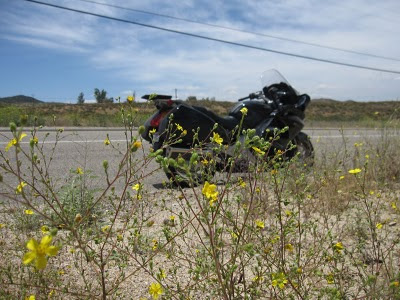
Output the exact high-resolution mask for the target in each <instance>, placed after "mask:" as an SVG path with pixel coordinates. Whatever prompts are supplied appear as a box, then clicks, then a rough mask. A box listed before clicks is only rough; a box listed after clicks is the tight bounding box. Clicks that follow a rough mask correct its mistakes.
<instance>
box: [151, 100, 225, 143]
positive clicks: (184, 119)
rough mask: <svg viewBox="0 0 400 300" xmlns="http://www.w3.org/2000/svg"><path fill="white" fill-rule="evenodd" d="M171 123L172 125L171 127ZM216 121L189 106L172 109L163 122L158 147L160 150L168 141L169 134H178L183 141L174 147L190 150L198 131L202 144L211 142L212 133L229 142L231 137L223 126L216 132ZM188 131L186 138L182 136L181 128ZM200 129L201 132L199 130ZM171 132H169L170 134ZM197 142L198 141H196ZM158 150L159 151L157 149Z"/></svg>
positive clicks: (218, 127) (184, 105) (177, 136)
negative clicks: (195, 133)
mask: <svg viewBox="0 0 400 300" xmlns="http://www.w3.org/2000/svg"><path fill="white" fill-rule="evenodd" d="M172 114H173V118H172V120H171V121H170V116H171V115H172ZM170 123H171V125H170ZM215 123H216V122H215V121H214V120H213V119H212V118H210V117H209V116H207V115H206V114H205V113H203V112H202V111H200V110H197V109H195V108H193V107H191V106H189V105H186V104H180V105H178V106H177V107H175V108H174V109H172V110H171V111H170V112H169V113H168V114H167V115H166V116H165V117H164V119H163V120H162V121H161V123H160V126H159V129H158V132H159V133H160V140H159V142H158V144H157V145H154V146H155V147H153V148H154V149H155V148H156V147H158V148H160V147H161V145H162V144H163V142H164V141H165V140H167V139H168V137H169V136H168V134H171V133H172V134H176V136H175V137H176V138H179V139H182V142H181V143H179V144H174V145H173V146H174V147H183V148H190V147H191V145H192V144H193V138H194V132H197V131H198V140H199V141H200V142H210V137H212V136H213V135H212V132H213V131H214V132H215V133H218V134H219V135H220V137H222V138H223V140H224V143H227V142H228V141H229V135H228V132H227V130H225V129H224V128H223V127H222V126H220V125H219V126H217V128H216V129H215V130H213V129H214V125H215ZM178 125H179V126H180V127H182V128H183V130H186V135H185V136H180V132H181V131H180V130H179V128H178V127H179V126H178ZM198 128H199V130H198ZM168 130H169V132H168ZM196 142H197V141H196ZM155 150H157V149H155Z"/></svg>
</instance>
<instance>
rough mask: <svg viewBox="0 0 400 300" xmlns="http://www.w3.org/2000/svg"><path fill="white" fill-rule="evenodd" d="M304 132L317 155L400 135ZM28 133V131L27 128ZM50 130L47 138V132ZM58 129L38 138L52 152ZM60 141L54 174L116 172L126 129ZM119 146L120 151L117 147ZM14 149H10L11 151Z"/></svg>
mask: <svg viewBox="0 0 400 300" xmlns="http://www.w3.org/2000/svg"><path fill="white" fill-rule="evenodd" d="M305 132H306V133H307V134H309V135H310V136H311V139H312V142H313V144H314V147H315V152H316V155H317V156H318V155H321V154H322V153H326V152H327V151H328V152H329V151H336V150H339V149H341V148H343V145H344V143H347V144H348V145H351V146H353V144H354V143H361V142H362V143H376V142H377V141H379V139H382V138H383V137H391V138H393V137H395V138H399V137H400V132H399V131H393V130H392V131H382V130H373V129H345V130H339V129H334V128H333V129H316V128H314V129H306V130H305ZM27 133H28V135H29V131H28V132H27ZM46 133H47V134H49V135H48V137H47V138H46V140H45V139H44V138H45V135H46ZM56 133H57V131H55V130H54V129H51V128H47V129H46V128H43V129H42V130H41V131H40V132H39V134H38V139H39V141H41V142H42V141H44V140H45V142H44V145H43V147H44V151H45V152H46V155H47V156H48V155H50V153H51V150H52V148H53V146H54V141H55V136H56ZM107 133H108V134H109V138H110V140H111V141H112V143H113V145H114V146H115V147H114V148H113V147H111V146H105V145H104V140H105V138H106V134H107ZM10 137H11V136H10V134H9V132H8V130H7V129H5V128H0V149H2V150H3V149H4V148H5V146H6V145H7V143H8V141H9V139H10ZM60 137H61V139H60V141H59V143H58V145H57V148H56V150H55V152H54V157H53V160H52V163H51V168H50V171H51V172H52V174H53V177H56V178H59V179H60V180H63V179H65V178H66V177H67V175H68V174H69V172H70V170H71V169H72V170H76V169H77V168H78V167H81V168H83V169H86V170H92V171H93V174H104V172H103V167H102V162H103V160H107V161H108V162H109V165H110V174H113V173H115V171H116V169H117V166H118V163H119V162H120V160H121V157H122V154H121V152H120V151H123V150H124V149H125V148H126V142H125V141H126V138H125V133H124V131H123V130H122V129H114V128H106V129H99V128H67V129H65V130H64V131H63V132H62V133H61V134H60ZM22 145H23V148H24V149H29V137H26V138H25V139H24V141H23V143H22ZM143 145H144V150H145V151H146V152H147V151H149V146H150V145H149V144H148V143H147V142H144V143H143ZM118 149H119V150H120V151H118ZM10 152H11V151H10ZM152 171H155V172H154V174H152V175H151V176H149V177H148V178H146V180H145V184H146V185H147V187H148V188H149V189H153V188H157V187H160V186H161V183H162V182H163V181H164V180H166V179H167V178H166V176H165V175H164V173H163V172H162V171H161V170H159V166H158V164H157V163H155V162H152V163H150V164H149V165H148V166H147V168H146V170H145V172H146V173H150V172H152ZM93 182H94V184H95V185H97V184H101V182H104V177H102V176H99V177H98V178H96V179H93Z"/></svg>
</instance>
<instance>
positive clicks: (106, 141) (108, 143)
mask: <svg viewBox="0 0 400 300" xmlns="http://www.w3.org/2000/svg"><path fill="white" fill-rule="evenodd" d="M110 144H111V142H110V139H109V138H108V137H106V139H105V140H104V145H106V146H108V145H110Z"/></svg>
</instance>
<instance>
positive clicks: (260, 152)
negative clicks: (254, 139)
mask: <svg viewBox="0 0 400 300" xmlns="http://www.w3.org/2000/svg"><path fill="white" fill-rule="evenodd" d="M251 148H252V149H253V150H254V151H255V152H257V153H258V154H260V155H264V154H265V152H264V151H262V150H261V149H260V148H257V147H251Z"/></svg>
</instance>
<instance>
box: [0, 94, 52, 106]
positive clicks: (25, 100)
mask: <svg viewBox="0 0 400 300" xmlns="http://www.w3.org/2000/svg"><path fill="white" fill-rule="evenodd" d="M0 103H7V104H32V103H44V102H43V101H40V100H38V99H36V98H33V97H29V96H24V95H18V96H12V97H3V98H0Z"/></svg>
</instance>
